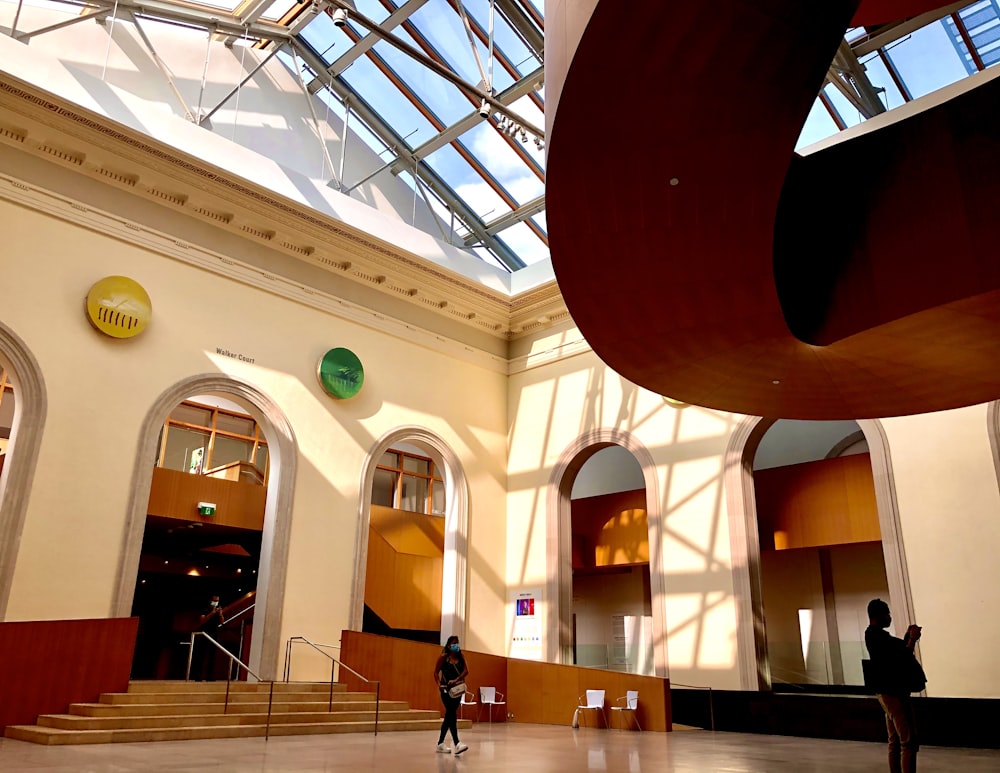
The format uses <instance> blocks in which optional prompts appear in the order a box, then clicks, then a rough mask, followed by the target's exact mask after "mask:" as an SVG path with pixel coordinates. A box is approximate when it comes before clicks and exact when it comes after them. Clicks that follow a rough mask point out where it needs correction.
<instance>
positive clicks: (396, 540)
mask: <svg viewBox="0 0 1000 773" xmlns="http://www.w3.org/2000/svg"><path fill="white" fill-rule="evenodd" d="M371 527H372V528H373V529H375V531H377V532H378V533H379V534H381V535H382V536H383V537H384V538H385V539H386V541H387V542H388V543H389V544H390V545H392V546H393V548H395V549H396V550H398V551H399V552H400V553H414V554H416V555H421V556H430V557H436V558H440V557H441V556H442V555H443V553H444V518H441V517H439V516H436V515H424V514H423V513H411V512H409V511H408V510H395V509H393V508H391V507H380V506H378V505H372V509H371Z"/></svg>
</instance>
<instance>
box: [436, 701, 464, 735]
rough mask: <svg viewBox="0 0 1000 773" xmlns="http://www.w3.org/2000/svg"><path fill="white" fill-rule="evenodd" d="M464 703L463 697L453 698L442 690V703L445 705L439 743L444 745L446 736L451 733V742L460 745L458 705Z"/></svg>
mask: <svg viewBox="0 0 1000 773" xmlns="http://www.w3.org/2000/svg"><path fill="white" fill-rule="evenodd" d="M461 702H462V696H461V695H460V696H458V697H457V698H452V697H451V696H450V695H448V691H447V690H445V689H444V688H442V689H441V703H443V704H444V719H443V720H441V735H440V736H438V743H444V739H445V736H446V735H448V731H449V730H450V731H451V740H453V741H454V742H455V744H456V745H457V744H458V704H460V703H461Z"/></svg>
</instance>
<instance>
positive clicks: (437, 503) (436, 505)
mask: <svg viewBox="0 0 1000 773" xmlns="http://www.w3.org/2000/svg"><path fill="white" fill-rule="evenodd" d="M431 491H432V492H433V493H432V495H431V512H432V513H433V514H434V515H444V507H445V501H444V482H443V481H440V480H435V481H434V488H433V489H431Z"/></svg>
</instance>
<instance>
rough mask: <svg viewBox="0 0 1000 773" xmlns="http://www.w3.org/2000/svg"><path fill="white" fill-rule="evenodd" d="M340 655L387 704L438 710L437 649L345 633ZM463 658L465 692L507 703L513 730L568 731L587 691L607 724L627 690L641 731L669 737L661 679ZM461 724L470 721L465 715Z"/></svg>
mask: <svg viewBox="0 0 1000 773" xmlns="http://www.w3.org/2000/svg"><path fill="white" fill-rule="evenodd" d="M341 648H342V649H341V659H342V660H343V661H344V662H345V663H347V664H348V665H349V666H351V667H352V668H354V669H355V670H356V671H358V672H360V673H361V674H363V675H364V676H366V677H368V678H370V679H381V680H382V685H383V686H382V695H383V696H384V697H385V698H386V699H389V700H405V701H408V702H409V704H410V705H411V706H413V707H414V708H421V709H441V700H440V697H439V695H438V691H437V687H436V686H435V683H434V678H433V672H434V664H435V663H436V662H437V657H438V655H439V654H440V653H441V648H440V647H438V646H437V645H434V644H420V643H417V642H411V641H405V640H402V639H391V638H388V637H385V636H375V635H374V634H369V633H358V632H356V631H344V632H343V636H342V638H341ZM465 658H466V661H467V663H468V664H469V679H468V682H467V684H468V685H469V689H470V690H473V691H474V692H475V691H477V690H478V688H479V687H481V686H486V687H496V688H497V689H498V690H499V691H500V692H502V693H503V694H504V695H505V696H506V697H507V711H508V712H510V713H511V714H513V715H514V716H513V718H512V719H511V721H513V722H533V723H537V724H548V725H566V726H569V725H570V723H571V722H572V720H573V711H574V709H575V708H576V705H577V698H578V697H579V696H580V695H582V694H583V693H584V692H585V691H586V690H588V689H589V690H601V689H603V690H605V692H606V695H605V698H606V702H607V705H608V715H609V720H610V719H611V718H610V715H611V710H610V707H611V706H612V705H613V704H614V702H615V699H616V698H618V697H619V696H622V695H625V691H626V690H638V691H639V711H638V712H637V715H638V718H639V723H640V724H641V725H642V728H643V730H659V731H668V730H670V729H671V712H670V682H669V680H667V679H660V678H659V677H654V676H638V675H635V674H622V673H619V672H616V671H602V670H598V669H593V668H581V667H578V666H562V665H556V664H554V663H538V662H535V661H532V660H517V659H515V658H504V657H501V656H499V655H486V654H483V653H480V652H466V653H465ZM343 681H345V682H347V684H348V687H349V689H352V690H355V689H365V687H364V684H363V683H362V682H360V681H359V680H355V679H343ZM477 694H478V693H477ZM466 717H467V718H470V719H471V718H472V717H471V714H466ZM483 719H484V721H485V719H486V715H485V713H484V714H483ZM498 720H502V717H501V716H500V712H498V711H497V712H495V713H494V715H493V721H494V722H496V721H498Z"/></svg>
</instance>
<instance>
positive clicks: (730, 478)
mask: <svg viewBox="0 0 1000 773" xmlns="http://www.w3.org/2000/svg"><path fill="white" fill-rule="evenodd" d="M775 423H776V420H774V419H761V418H757V417H747V418H745V419H744V420H743V421H742V422H741V423H740V424H739V426H737V428H736V430H735V431H734V433H733V435H732V437H731V439H730V443H729V447H728V449H727V451H726V467H725V476H726V493H727V500H728V511H729V527H730V528H729V531H730V540H731V550H732V563H733V583H734V590H735V596H736V604H737V615H738V619H737V648H738V656H739V663H740V676H741V686H742V687H743V689H748V690H756V689H771V687H772V684H773V683H774V681H775V680H774V679H773V675H772V673H771V658H770V656H769V653H768V636H767V630H766V625H765V608H764V607H765V605H764V578H763V566H762V560H761V549H762V545H761V530H760V526H761V524H760V519H759V518H758V511H757V496H756V490H755V484H754V459H755V457H756V455H757V451H758V448H759V446H760V444H761V440H762V438H763V437H764V435H765V433H766V432H767V431H768V430H769V429H770V428H771V427H772V426H773V425H774V424H775ZM857 426H858V428H859V430H860V432H861V433H862V434H863V438H864V441H865V442H866V443H867V446H868V451H869V453H870V461H871V474H872V485H873V487H874V499H875V508H876V510H877V520H878V531H879V533H880V536H881V547H882V557H883V560H884V565H885V578H886V584H887V586H888V595H889V603H890V605H891V606H892V608H893V610H895V611H896V612H897V615H898V617H899V619H912V617H913V616H912V611H913V603H912V599H911V596H910V589H909V581H908V579H907V575H906V559H905V554H904V551H903V544H902V538H901V533H900V524H899V510H898V505H897V503H896V495H895V489H894V486H893V482H892V470H891V468H890V466H889V455H888V444H887V441H886V438H885V434H884V432H883V431H882V427H881V424H880V423H879V422H878V421H877V420H859V421H858V422H857ZM848 437H849V439H848V440H847V441H846V442H845V443H842V444H840V446H841V447H846V445H849V444H850V443H854V442H856V441H857V437H851V436H848ZM766 547H767V546H766Z"/></svg>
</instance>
